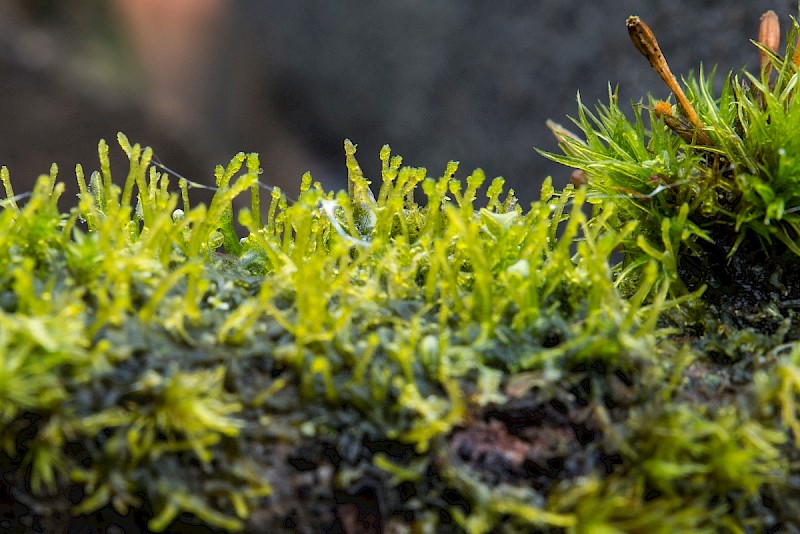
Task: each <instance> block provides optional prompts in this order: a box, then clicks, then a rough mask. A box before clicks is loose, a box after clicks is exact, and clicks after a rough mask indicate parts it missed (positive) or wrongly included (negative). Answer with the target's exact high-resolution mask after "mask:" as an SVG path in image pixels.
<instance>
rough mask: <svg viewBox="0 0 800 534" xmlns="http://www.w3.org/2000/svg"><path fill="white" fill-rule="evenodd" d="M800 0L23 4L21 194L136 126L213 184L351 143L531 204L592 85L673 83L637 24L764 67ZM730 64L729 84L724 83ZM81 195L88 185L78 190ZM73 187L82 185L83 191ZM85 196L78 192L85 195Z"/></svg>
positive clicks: (696, 50) (689, 47)
mask: <svg viewBox="0 0 800 534" xmlns="http://www.w3.org/2000/svg"><path fill="white" fill-rule="evenodd" d="M767 9H773V10H775V11H776V12H777V13H778V15H779V17H780V19H781V23H782V33H783V32H784V31H785V30H786V29H788V28H789V25H790V19H789V15H796V14H797V13H796V10H797V3H796V1H795V0H784V1H760V0H750V1H747V2H743V1H741V0H716V1H715V0H704V1H700V0H670V1H662V2H634V1H631V0H602V1H600V0H596V1H594V2H586V1H585V0H542V1H538V2H533V1H522V0H517V1H510V0H494V1H488V0H483V1H479V0H474V1H473V0H460V1H455V0H375V1H366V0H361V1H357V0H338V1H336V2H322V1H316V2H315V1H309V0H283V1H279V0H169V1H166V0H71V1H69V2H66V1H57V0H24V1H23V0H3V1H2V2H0V164H2V165H6V166H7V167H9V169H10V171H11V177H12V182H13V183H14V184H15V188H16V189H17V191H18V192H19V191H24V190H27V189H30V184H31V183H32V180H33V179H35V177H36V176H38V175H39V174H41V173H46V172H47V171H48V169H49V167H50V164H51V163H52V162H56V163H58V164H59V167H60V173H61V176H62V178H64V179H65V180H66V181H67V182H68V183H71V182H72V179H71V177H72V175H73V173H74V167H75V164H76V163H81V164H82V165H83V166H84V169H85V170H88V171H91V170H94V169H97V168H98V163H97V155H96V153H97V150H96V147H97V142H98V140H99V139H100V138H105V139H106V140H107V141H108V142H109V144H111V145H112V161H113V162H114V167H113V169H114V170H115V171H116V172H117V178H118V179H119V180H122V179H123V177H124V176H125V174H126V172H125V171H126V170H127V162H126V160H125V157H124V155H123V154H122V152H121V151H120V150H118V149H116V141H115V136H116V132H118V131H123V132H125V133H126V134H127V135H128V137H129V138H130V139H131V141H135V142H139V143H142V144H144V145H149V146H151V147H153V149H154V150H155V152H156V154H157V156H158V157H159V158H160V159H161V161H163V163H164V164H165V165H167V166H168V167H170V168H172V169H174V170H176V171H178V172H180V173H182V174H184V175H186V176H187V177H189V178H191V179H194V180H197V181H200V182H205V183H210V182H211V181H212V180H213V178H212V177H213V168H214V165H216V164H218V163H227V161H228V160H229V159H230V157H231V156H232V155H233V154H234V153H236V152H238V151H248V152H249V151H255V152H259V153H260V154H261V158H262V167H263V168H264V170H265V173H264V175H263V177H262V181H264V182H266V183H270V184H276V185H279V186H280V187H281V188H283V189H285V190H287V191H288V192H289V193H290V194H293V193H295V192H296V191H297V186H298V184H299V180H300V176H301V175H302V174H303V172H305V171H311V173H312V175H313V177H314V178H315V179H316V180H318V181H321V182H323V184H324V185H325V186H326V187H327V188H339V187H343V186H344V185H345V177H346V174H345V166H344V154H343V148H342V145H343V140H344V139H345V138H349V139H351V140H352V141H353V142H354V143H356V144H358V147H359V152H358V156H359V161H360V162H361V164H362V167H364V170H365V172H366V174H367V176H368V177H371V178H372V180H373V181H374V182H376V181H379V180H380V178H379V169H380V162H379V160H378V151H379V150H380V147H381V146H382V145H383V144H389V145H391V147H392V150H393V152H394V153H395V154H400V155H402V156H403V158H404V163H406V164H409V165H414V166H425V167H427V168H428V172H429V174H430V175H431V176H439V175H441V173H442V171H443V170H444V168H445V165H446V163H447V162H448V161H449V160H457V161H460V162H461V166H460V169H461V170H460V171H459V173H458V175H457V176H459V177H462V178H463V177H465V176H467V175H468V174H469V173H470V172H471V171H472V170H473V169H474V168H476V167H481V168H483V169H484V170H485V171H486V174H487V175H488V177H489V178H492V177H494V176H503V177H505V178H506V180H507V183H508V184H509V185H511V186H512V187H514V189H515V190H516V191H517V193H518V196H519V197H520V198H521V199H522V200H523V201H525V202H527V201H529V200H531V199H533V198H536V197H537V196H538V191H539V186H540V184H541V181H542V179H543V178H544V177H545V176H547V175H552V176H553V177H554V180H555V182H556V183H557V184H564V183H566V181H567V179H568V178H569V175H570V170H569V169H564V168H560V167H559V166H558V165H555V164H552V163H551V162H549V161H548V160H546V159H545V158H543V157H542V156H540V155H539V154H538V153H536V152H535V150H534V147H538V148H542V149H545V150H551V151H556V150H557V146H556V143H555V141H554V140H553V139H552V137H551V134H550V132H549V130H548V129H547V127H546V126H545V121H546V120H547V119H548V118H551V119H553V120H555V121H556V122H560V123H562V124H564V125H569V120H568V119H567V118H566V116H567V115H575V114H576V94H577V93H578V92H580V94H581V98H582V99H583V100H584V102H587V103H590V104H592V105H593V104H594V103H596V102H597V101H598V100H606V99H607V93H608V84H609V83H610V84H612V85H613V86H618V87H619V95H620V101H621V102H627V101H630V100H633V101H638V100H640V99H642V98H643V97H644V95H645V94H646V93H647V92H653V93H654V94H656V95H658V96H660V97H662V98H665V97H666V96H668V91H667V89H666V88H665V87H664V86H663V84H662V83H661V81H660V80H659V78H658V77H657V76H656V74H655V73H654V72H653V71H652V70H651V69H650V67H649V65H648V64H647V61H646V60H645V59H644V58H643V57H642V56H641V55H640V54H639V52H637V51H636V50H635V49H634V47H633V46H632V45H631V43H630V40H629V38H628V34H627V31H626V29H625V19H626V18H627V17H628V16H629V15H632V14H636V15H639V16H640V17H641V18H642V19H643V20H645V21H646V22H647V23H648V24H649V25H650V27H651V28H652V29H653V31H654V32H655V34H656V35H657V36H658V38H659V42H660V43H661V47H662V49H663V51H664V53H665V55H666V57H667V59H668V61H669V62H670V65H671V66H672V70H673V71H674V72H675V73H676V75H678V76H680V75H682V74H683V75H685V74H688V73H689V71H690V70H691V69H694V68H696V67H697V66H698V65H699V64H700V63H701V62H702V63H703V64H704V65H706V66H709V67H710V66H712V65H718V70H719V71H720V74H721V75H724V74H725V73H727V72H728V71H730V70H738V69H740V68H741V67H746V66H749V67H753V66H754V65H756V64H757V61H758V54H757V52H756V49H755V47H754V46H753V45H752V44H750V42H749V40H750V39H755V38H756V36H757V32H758V24H759V18H760V15H761V14H762V13H763V12H764V11H766V10H767ZM722 77H723V76H719V77H718V78H719V80H721V79H722ZM72 192H74V191H72ZM72 192H70V193H72ZM68 202H70V203H72V200H71V199H70V200H68Z"/></svg>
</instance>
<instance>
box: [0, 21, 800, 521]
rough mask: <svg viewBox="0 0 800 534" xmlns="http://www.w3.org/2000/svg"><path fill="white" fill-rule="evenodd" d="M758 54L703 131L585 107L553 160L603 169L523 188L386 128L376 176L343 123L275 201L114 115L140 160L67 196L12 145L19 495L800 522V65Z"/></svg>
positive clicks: (2, 217)
mask: <svg viewBox="0 0 800 534" xmlns="http://www.w3.org/2000/svg"><path fill="white" fill-rule="evenodd" d="M795 33H797V31H796V29H795V30H793V34H792V35H794V34H795ZM792 52H793V47H791V46H790V47H789V49H788V50H787V52H786V55H785V57H787V58H790V57H792ZM770 57H771V59H770V61H771V62H772V64H773V65H774V67H775V69H776V70H777V71H778V74H777V76H776V78H775V79H774V80H772V81H770V79H769V71H768V70H765V71H764V72H763V73H762V76H761V78H756V77H749V78H748V79H749V80H750V84H751V85H750V86H749V87H748V88H741V86H740V84H739V83H738V81H737V82H735V83H733V82H732V83H729V84H726V85H725V87H724V88H723V90H722V93H721V95H720V96H719V97H714V98H712V97H711V96H710V95H711V81H710V79H706V78H703V77H702V76H701V77H700V78H699V79H698V80H695V81H693V80H690V81H689V83H688V85H689V91H688V93H689V94H688V101H689V102H690V105H694V106H696V107H697V110H698V111H697V114H698V117H699V119H698V120H699V121H702V124H703V125H704V126H702V127H703V128H704V130H703V131H704V136H703V137H702V138H700V137H697V136H696V135H695V134H692V135H687V131H688V132H690V133H691V127H687V128H689V129H688V130H686V129H685V128H683V127H684V126H685V124H684V123H683V122H680V121H681V120H683V119H681V117H680V116H679V115H678V114H677V112H673V111H672V110H671V109H670V110H669V113H671V114H674V116H673V115H670V117H672V119H674V120H673V122H671V123H670V122H669V121H666V122H665V120H664V118H663V117H664V116H665V114H666V113H667V111H668V110H666V108H665V107H664V106H663V105H660V106H659V108H658V109H660V110H661V111H659V113H660V115H657V114H656V112H655V111H652V112H649V113H644V112H643V110H645V109H649V108H652V109H655V104H654V103H653V105H652V106H648V107H645V106H638V107H635V108H634V118H633V120H632V121H629V120H628V119H627V118H626V116H625V115H624V114H623V113H622V112H621V111H620V109H619V107H618V106H617V103H616V100H615V98H614V96H613V94H612V95H611V102H610V104H609V105H608V106H606V107H602V106H601V107H600V109H599V111H598V112H597V114H596V115H594V114H592V113H590V112H589V110H588V109H587V108H586V107H584V106H582V107H581V108H580V111H579V118H578V120H577V121H576V122H577V123H578V125H579V126H580V127H581V129H582V131H583V133H584V136H585V140H583V139H581V138H579V137H578V136H576V135H574V134H571V133H568V132H566V131H565V130H563V129H557V131H558V132H559V135H560V139H561V141H562V145H563V147H564V150H565V153H566V155H564V156H553V157H554V158H555V159H558V160H560V161H562V162H564V163H567V164H569V165H572V166H575V167H579V168H582V169H584V170H585V171H586V173H587V175H588V184H585V185H584V186H581V187H579V188H577V189H576V188H574V187H572V186H568V187H567V188H565V189H564V190H563V191H560V192H557V191H555V190H554V189H553V187H552V185H551V182H550V181H549V180H546V181H545V182H544V184H543V186H542V189H541V196H540V200H538V201H536V202H533V203H531V204H530V205H529V206H526V207H522V206H520V205H519V203H518V201H517V200H516V198H515V197H514V195H513V192H507V193H504V191H503V188H504V184H503V180H502V179H501V178H497V179H495V180H493V181H492V182H491V183H490V184H488V185H487V186H486V187H485V189H484V185H485V182H486V179H485V176H484V174H483V173H482V172H481V171H480V170H477V171H475V172H473V173H472V174H471V175H469V176H468V177H467V178H466V179H465V180H464V181H463V182H462V181H460V180H458V179H456V178H455V176H456V173H457V172H458V168H457V165H456V164H455V163H452V162H451V163H450V164H448V165H447V166H446V167H445V169H444V171H443V173H442V176H441V177H439V178H432V177H430V176H429V173H428V171H427V170H426V169H420V168H410V167H403V166H402V160H401V158H400V157H399V156H393V155H392V154H391V152H390V150H389V148H388V147H385V148H384V149H383V150H382V151H381V153H380V155H379V157H380V159H381V162H382V173H381V176H380V183H377V182H378V181H377V180H376V181H375V182H376V183H374V184H373V185H375V186H377V187H376V188H375V189H376V190H377V194H374V193H373V192H372V190H371V189H370V187H369V186H370V182H369V181H368V180H367V178H366V177H365V176H364V175H363V172H362V171H361V168H360V166H359V164H358V162H357V160H356V146H355V145H354V144H352V143H350V142H349V141H347V142H345V147H344V148H345V163H346V167H347V170H348V176H349V188H348V191H347V192H328V191H324V190H323V189H322V187H321V186H320V185H319V184H317V183H314V182H313V180H312V178H311V177H310V175H306V176H305V177H304V178H303V181H302V185H301V194H300V196H299V198H298V199H297V200H295V201H290V200H289V199H287V198H286V197H285V196H283V195H282V194H281V192H280V191H278V190H270V194H269V198H268V200H267V202H268V205H267V202H265V205H264V214H265V218H264V219H265V220H262V214H261V202H262V199H261V198H260V194H261V191H262V190H264V189H268V186H266V185H265V184H263V183H261V182H260V181H259V174H260V169H259V162H258V158H257V156H256V155H255V154H238V155H236V156H235V157H234V158H233V159H232V161H231V163H230V164H229V165H228V166H227V167H221V166H220V167H218V168H217V169H216V172H215V187H214V189H215V194H214V197H213V199H212V200H211V202H210V203H209V204H208V206H205V205H202V204H198V205H192V204H191V201H190V194H189V193H190V192H189V190H190V189H191V188H192V187H197V186H199V184H197V183H196V182H193V181H190V180H187V179H185V178H180V179H179V180H178V184H177V187H176V185H175V184H173V183H171V177H170V175H169V174H167V173H162V172H159V170H158V168H157V167H155V166H153V165H151V160H152V157H153V156H152V151H151V150H150V149H147V148H142V147H140V146H139V145H131V144H130V143H129V142H128V140H127V139H126V138H125V137H124V136H123V135H121V134H120V136H119V139H118V141H119V144H120V146H121V147H122V149H123V151H124V152H125V153H126V154H127V156H128V158H129V160H130V172H129V174H128V176H127V177H126V179H125V180H124V181H121V182H119V183H117V182H115V181H114V180H113V179H112V177H111V175H110V171H109V169H110V165H109V157H110V156H109V147H108V146H107V145H106V144H105V143H104V142H101V143H100V147H99V156H100V171H99V172H94V173H92V174H91V176H89V178H88V180H87V179H86V177H85V175H84V173H83V170H82V169H81V168H80V167H78V168H77V169H76V175H77V180H78V184H79V188H80V195H79V199H78V202H77V205H75V206H73V207H71V208H70V209H69V210H68V211H66V212H62V211H59V209H58V206H57V200H58V197H59V194H60V192H61V190H62V189H63V185H62V184H61V183H60V182H59V181H58V179H57V176H56V174H57V169H55V168H53V169H52V171H51V173H50V174H49V175H47V176H43V177H42V178H40V180H39V181H38V182H37V185H36V187H35V188H34V189H33V191H32V192H30V195H29V196H21V195H15V193H14V191H13V189H12V186H11V182H10V179H9V177H8V172H7V171H6V170H3V171H2V172H0V175H1V176H2V181H3V184H4V186H5V188H6V197H7V198H6V200H5V201H4V203H3V209H2V211H1V212H0V224H2V227H3V229H4V232H3V233H2V234H1V235H0V262H2V264H3V269H0V436H2V438H1V439H0V446H2V456H0V467H2V470H3V473H4V477H3V479H2V480H3V482H2V483H1V484H2V487H1V488H0V489H1V490H2V492H1V493H0V497H3V496H5V497H9V498H13V499H14V501H15V502H16V503H17V505H18V506H17V508H15V512H14V513H15V514H16V516H15V517H14V520H15V521H19V522H20V525H23V524H25V525H32V524H33V523H31V522H32V521H36V522H38V523H37V524H46V525H48V528H49V529H51V530H56V529H58V528H62V529H64V528H68V525H67V523H59V518H68V519H61V521H72V523H70V524H69V525H71V527H74V526H75V524H76V523H75V522H76V521H78V520H79V518H80V517H81V516H82V517H84V518H87V517H89V518H94V519H95V520H99V518H100V517H109V516H112V517H113V514H115V513H116V514H120V515H126V514H130V515H131V517H132V519H131V520H132V521H134V522H135V523H136V525H137V526H136V528H139V529H142V528H144V527H145V525H146V526H147V528H149V529H151V530H154V531H161V530H168V531H180V530H181V529H185V528H186V525H187V523H203V524H205V525H207V526H209V527H210V528H216V529H223V530H241V529H245V530H248V531H264V530H269V531H276V530H280V529H284V530H299V531H309V532H316V531H323V530H325V529H337V528H338V529H341V530H345V531H352V530H353V529H356V528H359V527H358V525H360V526H361V528H369V527H370V526H372V527H375V528H381V529H386V530H389V529H399V530H401V531H403V530H404V531H421V532H430V531H442V532H450V531H452V532H460V531H467V532H528V531H531V530H537V531H543V532H561V531H569V532H590V531H608V532H621V531H625V532H627V531H632V532H636V531H658V532H674V531H677V530H686V531H698V532H699V531H709V532H711V531H718V530H721V529H728V530H734V531H759V530H762V529H775V528H786V529H791V528H798V527H800V525H798V524H797V517H798V510H797V505H796V504H795V499H794V498H793V496H794V495H796V492H797V491H798V488H797V487H796V481H795V479H796V478H797V477H796V470H797V467H796V466H797V465H798V463H797V459H798V458H797V456H798V455H797V448H796V437H797V432H798V429H799V428H800V423H798V409H797V405H796V399H797V394H798V391H800V386H799V385H798V384H800V380H799V379H798V376H800V373H799V372H798V369H797V367H798V365H799V364H798V359H800V357H798V354H800V349H798V346H797V343H798V342H797V340H798V337H800V336H798V334H797V332H798V330H797V327H796V320H797V319H796V317H797V315H796V309H797V304H796V302H797V299H798V298H800V297H799V296H798V290H800V284H798V280H797V278H796V276H794V275H793V274H791V272H792V269H791V265H792V262H795V261H796V259H797V258H796V251H797V249H798V246H797V241H796V235H795V233H794V232H796V230H795V227H796V224H797V222H796V221H795V211H796V210H795V207H796V206H795V204H796V202H795V200H796V199H794V197H793V196H792V195H794V192H793V191H794V189H792V187H790V185H791V183H790V182H791V181H792V180H794V172H793V170H792V161H793V159H792V158H791V157H790V156H786V157H784V156H785V155H786V154H792V153H793V149H792V146H791V143H792V142H793V141H792V139H793V137H792V136H791V127H790V125H791V124H792V120H791V116H792V114H793V113H794V107H796V106H795V100H794V99H793V98H792V96H793V94H794V87H795V84H796V82H795V80H796V78H797V74H796V70H797V68H796V67H794V66H792V65H794V63H793V62H792V61H791V60H784V59H783V58H781V57H780V56H778V55H777V54H773V55H772V56H770ZM743 76H746V75H743ZM784 114H785V115H787V116H788V118H786V116H785V115H784ZM647 115H649V121H648V120H647ZM675 121H678V122H675ZM684 122H685V121H684ZM646 123H647V126H646V125H645V124H646ZM670 124H671V125H670ZM679 126H680V128H679ZM732 132H733V133H732ZM731 135H734V137H733V138H730V139H729V137H730V136H731ZM698 139H703V140H704V143H703V144H698V143H697V142H696V141H697V140H698ZM709 143H711V144H709ZM781 150H783V152H781ZM768 189H769V191H771V193H770V192H769V191H768ZM481 191H483V193H481ZM247 194H249V195H250V197H251V203H250V206H251V208H250V209H239V210H236V209H235V208H234V199H236V198H237V197H239V196H241V195H247ZM415 195H416V196H415ZM481 197H483V198H481ZM416 198H422V200H421V201H420V202H417V200H415V199H416ZM587 201H588V203H589V204H590V205H591V206H592V213H591V215H588V214H587V213H586V210H585V208H586V203H587ZM179 206H180V207H179ZM237 223H238V226H237ZM618 250H622V251H623V253H624V254H623V259H622V262H621V263H619V264H617V265H615V263H614V262H615V258H616V251H618ZM720 251H723V252H724V254H723V259H720V254H719V252H720ZM27 503H35V508H34V509H33V510H31V511H29V512H28V513H26V512H24V511H21V509H20V507H24V505H25V504H27ZM69 518H71V519H69ZM87 520H88V519H87ZM26 522H27V523H26ZM71 527H70V528H71ZM132 528H133V527H132Z"/></svg>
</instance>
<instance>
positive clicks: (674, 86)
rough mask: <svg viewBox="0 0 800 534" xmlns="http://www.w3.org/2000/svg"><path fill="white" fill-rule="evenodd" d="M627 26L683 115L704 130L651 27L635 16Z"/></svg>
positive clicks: (698, 128) (636, 44)
mask: <svg viewBox="0 0 800 534" xmlns="http://www.w3.org/2000/svg"><path fill="white" fill-rule="evenodd" d="M626 26H627V27H628V34H629V35H630V36H631V41H633V44H634V46H635V47H636V49H637V50H638V51H639V52H641V53H642V55H644V57H646V58H647V61H649V62H650V66H651V67H653V70H655V71H656V73H657V74H658V75H659V76H660V77H661V79H662V80H664V83H665V84H667V87H669V90H670V91H672V94H674V95H675V99H676V100H677V101H678V105H679V106H680V107H681V109H682V110H683V113H684V114H685V115H686V118H687V119H688V120H689V122H690V123H691V124H692V125H693V126H694V127H695V128H696V129H697V130H701V129H702V128H703V124H702V123H701V122H700V119H699V118H698V117H697V112H696V111H695V110H694V107H692V104H691V103H690V102H689V99H688V98H686V94H684V92H683V89H681V86H680V85H678V80H677V79H675V76H674V75H673V74H672V71H671V70H670V69H669V65H668V64H667V60H666V59H664V54H663V53H662V52H661V48H660V47H659V46H658V41H656V36H655V35H653V32H652V30H651V29H650V27H649V26H647V24H645V23H644V21H642V19H640V18H639V17H635V16H634V17H628V20H627V22H626ZM706 137H707V136H706Z"/></svg>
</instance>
